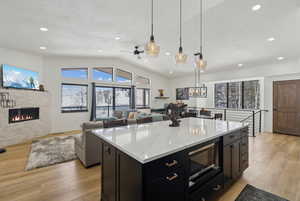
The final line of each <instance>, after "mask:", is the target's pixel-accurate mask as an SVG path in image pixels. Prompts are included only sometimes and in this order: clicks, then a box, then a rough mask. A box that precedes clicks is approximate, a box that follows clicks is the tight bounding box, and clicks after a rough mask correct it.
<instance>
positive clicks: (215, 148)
mask: <svg viewBox="0 0 300 201" xmlns="http://www.w3.org/2000/svg"><path fill="white" fill-rule="evenodd" d="M220 145H221V143H220V141H219V140H218V139H217V140H214V141H211V142H208V143H206V144H205V145H202V146H200V147H199V146H198V147H194V148H192V149H190V150H189V152H188V157H189V187H193V186H198V185H200V184H203V183H205V182H206V181H208V180H210V179H211V178H212V177H214V176H216V175H217V174H219V173H220V172H221V171H222V165H221V161H220V159H221V157H220V148H221V147H220Z"/></svg>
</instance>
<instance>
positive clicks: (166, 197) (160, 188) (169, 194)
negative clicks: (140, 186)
mask: <svg viewBox="0 0 300 201" xmlns="http://www.w3.org/2000/svg"><path fill="white" fill-rule="evenodd" d="M185 189H186V182H185V174H184V171H183V169H182V168H179V169H178V170H175V171H173V172H170V173H168V174H166V175H163V176H161V177H158V178H157V179H155V180H153V181H152V182H150V183H149V184H147V189H146V192H147V193H146V195H145V200H147V201H154V200H155V201H183V200H185Z"/></svg>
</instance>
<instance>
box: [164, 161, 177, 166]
mask: <svg viewBox="0 0 300 201" xmlns="http://www.w3.org/2000/svg"><path fill="white" fill-rule="evenodd" d="M177 164H178V162H177V161H176V160H173V161H172V162H171V163H166V166H167V167H173V166H175V165H177Z"/></svg>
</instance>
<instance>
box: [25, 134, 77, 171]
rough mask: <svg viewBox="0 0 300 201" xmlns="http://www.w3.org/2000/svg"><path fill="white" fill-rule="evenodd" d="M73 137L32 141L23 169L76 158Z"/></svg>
mask: <svg viewBox="0 0 300 201" xmlns="http://www.w3.org/2000/svg"><path fill="white" fill-rule="evenodd" d="M74 138H75V136H63V137H52V138H47V139H41V140H36V141H34V142H33V143H32V145H31V151H30V155H29V159H28V162H27V166H26V168H25V170H32V169H35V168H41V167H47V166H50V165H54V164H58V163H63V162H66V161H70V160H74V159H76V155H75V139H74Z"/></svg>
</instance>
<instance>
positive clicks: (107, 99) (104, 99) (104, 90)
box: [96, 87, 113, 119]
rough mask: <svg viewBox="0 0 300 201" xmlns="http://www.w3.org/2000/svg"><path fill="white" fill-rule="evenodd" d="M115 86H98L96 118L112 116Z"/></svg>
mask: <svg viewBox="0 0 300 201" xmlns="http://www.w3.org/2000/svg"><path fill="white" fill-rule="evenodd" d="M112 112H113V88H112V87H96V118H97V119H102V118H107V117H110V116H112Z"/></svg>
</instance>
